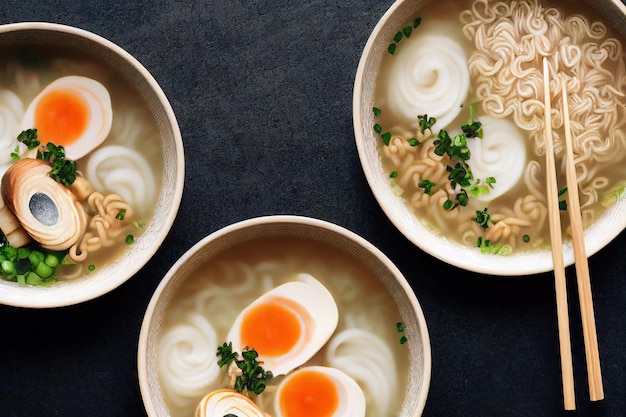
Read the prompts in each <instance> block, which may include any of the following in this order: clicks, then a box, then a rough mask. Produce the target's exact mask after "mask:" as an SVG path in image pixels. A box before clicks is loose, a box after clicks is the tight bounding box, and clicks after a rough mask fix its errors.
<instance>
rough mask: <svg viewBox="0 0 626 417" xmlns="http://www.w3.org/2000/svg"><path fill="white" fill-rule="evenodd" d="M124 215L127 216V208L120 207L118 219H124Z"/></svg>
mask: <svg viewBox="0 0 626 417" xmlns="http://www.w3.org/2000/svg"><path fill="white" fill-rule="evenodd" d="M124 217H126V209H120V211H118V212H117V215H116V216H115V218H116V219H117V220H124Z"/></svg>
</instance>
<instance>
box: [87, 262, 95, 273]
mask: <svg viewBox="0 0 626 417" xmlns="http://www.w3.org/2000/svg"><path fill="white" fill-rule="evenodd" d="M87 269H88V270H89V272H93V271H95V270H96V266H95V265H94V264H91V265H89V266H88V267H87Z"/></svg>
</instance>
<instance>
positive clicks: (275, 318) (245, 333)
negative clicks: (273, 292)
mask: <svg viewBox="0 0 626 417" xmlns="http://www.w3.org/2000/svg"><path fill="white" fill-rule="evenodd" d="M301 332H302V329H301V328H300V320H299V319H298V316H297V315H296V314H295V312H294V311H293V310H291V309H290V308H288V307H286V306H285V305H283V304H281V303H279V302H267V303H263V304H259V305H258V306H255V307H253V308H251V309H250V311H249V312H248V313H247V314H246V315H245V316H244V318H243V320H242V323H241V342H242V343H243V345H245V346H248V347H249V348H250V349H255V350H256V351H257V352H258V353H259V355H262V356H280V355H284V354H285V353H287V352H289V351H290V350H292V349H293V347H294V346H295V345H296V344H297V343H298V340H300V334H301Z"/></svg>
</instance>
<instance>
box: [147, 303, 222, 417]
mask: <svg viewBox="0 0 626 417" xmlns="http://www.w3.org/2000/svg"><path fill="white" fill-rule="evenodd" d="M218 345H219V341H218V339H217V334H216V332H215V330H214V329H213V327H212V326H211V324H210V323H209V322H208V321H207V319H206V318H205V317H203V316H202V315H200V314H196V313H193V312H191V313H189V314H188V316H187V320H186V323H185V324H181V325H178V326H174V327H171V328H170V329H168V330H167V331H166V332H165V333H164V334H163V336H161V338H160V339H159V346H158V356H159V358H158V363H159V375H160V381H161V384H162V388H163V391H164V392H165V393H166V395H167V396H168V398H169V399H170V401H171V402H172V403H173V404H175V406H176V407H181V408H185V407H192V408H193V407H195V405H196V403H197V401H198V398H199V397H202V396H204V395H205V394H206V393H207V392H209V391H210V389H211V386H212V385H213V384H215V383H216V381H218V379H219V377H220V368H219V366H218V365H217V361H216V360H215V347H216V346H218Z"/></svg>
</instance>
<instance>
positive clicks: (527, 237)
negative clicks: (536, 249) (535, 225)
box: [522, 235, 530, 243]
mask: <svg viewBox="0 0 626 417" xmlns="http://www.w3.org/2000/svg"><path fill="white" fill-rule="evenodd" d="M522 240H523V241H524V242H526V243H528V242H530V236H528V235H524V236H522Z"/></svg>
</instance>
